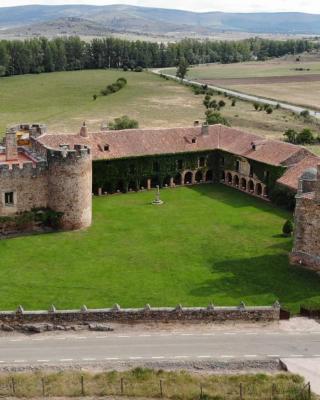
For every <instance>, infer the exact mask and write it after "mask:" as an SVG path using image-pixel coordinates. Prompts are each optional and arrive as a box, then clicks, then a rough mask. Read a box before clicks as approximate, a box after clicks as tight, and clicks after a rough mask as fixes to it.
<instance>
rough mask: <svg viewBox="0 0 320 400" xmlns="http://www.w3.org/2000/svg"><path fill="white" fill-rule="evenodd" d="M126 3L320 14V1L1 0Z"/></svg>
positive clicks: (2, 1) (15, 0)
mask: <svg viewBox="0 0 320 400" xmlns="http://www.w3.org/2000/svg"><path fill="white" fill-rule="evenodd" d="M115 3H125V4H131V5H137V6H146V7H163V8H177V9H183V10H192V11H225V12H261V11H267V12H272V11H300V12H309V13H313V14H315V13H320V2H319V0H305V1H302V0H269V1H267V2H262V1H261V0H241V1H240V0H173V1H172V0H122V1H121V0H118V1H117V0H52V1H51V0H0V6H2V7H9V6H18V5H26V4H45V5H49V4H58V5H61V4H96V5H103V4H115Z"/></svg>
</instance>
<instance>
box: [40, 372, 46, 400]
mask: <svg viewBox="0 0 320 400" xmlns="http://www.w3.org/2000/svg"><path fill="white" fill-rule="evenodd" d="M41 384H42V397H46V388H45V381H44V377H42V378H41Z"/></svg>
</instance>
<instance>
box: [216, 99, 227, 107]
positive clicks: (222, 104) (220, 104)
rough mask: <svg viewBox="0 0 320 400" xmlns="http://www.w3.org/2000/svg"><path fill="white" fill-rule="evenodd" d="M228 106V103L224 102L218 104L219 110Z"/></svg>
mask: <svg viewBox="0 0 320 400" xmlns="http://www.w3.org/2000/svg"><path fill="white" fill-rule="evenodd" d="M225 105H226V102H225V101H224V100H220V101H219V103H218V106H219V108H223V107H224V106H225Z"/></svg>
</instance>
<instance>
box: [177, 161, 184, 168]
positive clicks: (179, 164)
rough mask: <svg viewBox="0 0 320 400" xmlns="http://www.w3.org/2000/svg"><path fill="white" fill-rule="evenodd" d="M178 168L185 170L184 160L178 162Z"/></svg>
mask: <svg viewBox="0 0 320 400" xmlns="http://www.w3.org/2000/svg"><path fill="white" fill-rule="evenodd" d="M177 167H178V169H182V168H183V160H178V161H177Z"/></svg>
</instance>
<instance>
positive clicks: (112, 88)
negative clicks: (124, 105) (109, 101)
mask: <svg viewBox="0 0 320 400" xmlns="http://www.w3.org/2000/svg"><path fill="white" fill-rule="evenodd" d="M126 84H127V80H126V78H122V77H121V78H118V79H117V82H115V83H112V84H111V85H108V86H107V87H106V88H105V89H102V90H101V92H100V93H101V94H102V96H108V95H109V94H112V93H116V92H118V91H119V90H120V89H122V88H123V87H125V86H126ZM94 100H95V99H94Z"/></svg>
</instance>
